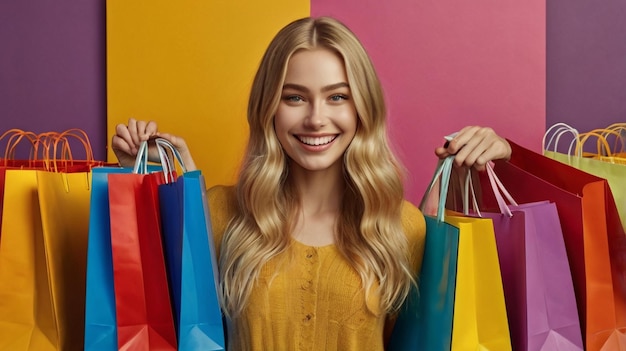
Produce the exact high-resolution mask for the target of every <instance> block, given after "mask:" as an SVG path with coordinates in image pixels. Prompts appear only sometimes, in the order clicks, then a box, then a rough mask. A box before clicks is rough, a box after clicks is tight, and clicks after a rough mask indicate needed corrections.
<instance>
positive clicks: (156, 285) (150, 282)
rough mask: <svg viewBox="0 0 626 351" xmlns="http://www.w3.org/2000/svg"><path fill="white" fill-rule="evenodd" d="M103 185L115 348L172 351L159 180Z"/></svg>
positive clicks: (119, 177)
mask: <svg viewBox="0 0 626 351" xmlns="http://www.w3.org/2000/svg"><path fill="white" fill-rule="evenodd" d="M108 181H109V212H110V220H111V250H112V258H113V281H114V287H115V288H114V290H115V302H116V314H117V333H118V347H119V349H120V350H176V333H175V329H174V319H173V314H172V307H171V300H170V294H169V287H168V281H167V275H166V268H165V259H164V254H163V247H162V240H161V227H160V213H159V200H158V186H159V185H160V184H163V183H164V177H163V174H162V173H161V172H157V173H151V174H136V173H130V174H109V175H108Z"/></svg>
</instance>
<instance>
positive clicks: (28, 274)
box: [0, 169, 58, 351]
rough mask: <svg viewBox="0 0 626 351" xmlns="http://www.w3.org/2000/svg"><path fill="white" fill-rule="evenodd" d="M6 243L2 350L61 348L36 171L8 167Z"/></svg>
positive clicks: (0, 286) (0, 263)
mask: <svg viewBox="0 0 626 351" xmlns="http://www.w3.org/2000/svg"><path fill="white" fill-rule="evenodd" d="M1 230H2V236H1V242H0V350H1V351H25V350H33V351H34V350H37V351H48V350H57V345H58V334H57V325H56V322H55V318H54V314H53V308H52V301H51V296H50V290H49V288H48V287H49V284H48V273H47V265H46V257H45V252H44V243H43V236H42V233H41V216H40V212H39V199H38V196H37V171H36V170H13V169H10V170H7V171H6V174H5V191H4V206H3V220H2V229H1Z"/></svg>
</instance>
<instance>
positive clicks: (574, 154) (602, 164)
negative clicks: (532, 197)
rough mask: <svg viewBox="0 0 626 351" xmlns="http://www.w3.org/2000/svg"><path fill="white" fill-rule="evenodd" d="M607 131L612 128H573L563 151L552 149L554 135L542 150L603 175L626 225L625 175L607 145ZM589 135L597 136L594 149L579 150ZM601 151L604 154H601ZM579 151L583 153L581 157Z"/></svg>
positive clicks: (571, 164) (561, 160) (623, 167)
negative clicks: (567, 145)
mask: <svg viewBox="0 0 626 351" xmlns="http://www.w3.org/2000/svg"><path fill="white" fill-rule="evenodd" d="M570 128H571V127H570ZM559 132H561V133H562V132H564V130H563V129H560V130H559V129H557V130H556V132H555V133H559ZM565 132H566V130H565ZM549 133H550V129H548V131H547V132H546V134H549ZM608 133H616V132H613V131H611V130H610V129H607V130H604V129H596V130H593V131H588V132H584V133H579V132H577V131H576V130H575V129H574V130H573V132H572V134H573V135H574V137H573V140H571V141H570V142H569V144H570V147H568V148H567V150H568V151H567V152H558V151H556V150H557V149H558V142H559V140H558V138H557V139H555V140H554V141H555V142H554V144H548V145H546V144H544V150H543V154H544V155H545V156H547V157H550V158H552V159H555V160H557V161H560V162H562V163H565V164H567V165H570V166H572V167H575V168H578V169H580V170H582V171H584V172H587V173H590V174H593V175H595V176H597V177H600V178H604V179H606V180H607V182H608V184H609V186H610V188H611V192H612V194H613V197H614V199H615V206H616V208H617V212H618V213H619V216H620V219H621V222H622V227H623V228H625V229H626V181H624V180H625V179H626V164H623V163H621V162H619V157H616V156H613V154H612V149H613V148H611V146H610V145H609V141H608V135H609V134H608ZM613 136H614V135H613ZM618 136H619V134H618ZM592 139H596V140H597V146H598V147H597V151H596V152H595V153H593V154H592V153H589V152H585V153H583V148H584V147H585V145H586V144H588V141H589V140H592ZM544 140H545V137H544ZM566 140H567V139H566ZM567 141H569V140H567ZM603 152H604V155H605V156H603V155H602V153H603ZM583 154H584V155H586V156H587V157H583Z"/></svg>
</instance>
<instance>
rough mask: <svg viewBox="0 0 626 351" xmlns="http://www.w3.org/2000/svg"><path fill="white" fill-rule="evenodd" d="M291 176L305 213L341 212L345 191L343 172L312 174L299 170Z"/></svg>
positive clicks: (293, 170) (330, 170)
mask: <svg viewBox="0 0 626 351" xmlns="http://www.w3.org/2000/svg"><path fill="white" fill-rule="evenodd" d="M290 176H291V182H292V184H293V186H294V187H295V189H296V191H297V193H298V197H299V198H300V206H301V210H302V211H303V212H304V213H310V214H315V213H320V212H329V211H333V212H338V211H339V209H340V208H341V199H342V197H343V193H344V189H345V181H344V179H343V174H342V171H341V170H336V169H328V170H324V171H315V172H310V171H307V170H303V169H301V168H298V169H292V172H291V175H290Z"/></svg>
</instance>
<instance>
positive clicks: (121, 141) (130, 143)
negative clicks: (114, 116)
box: [111, 124, 137, 155]
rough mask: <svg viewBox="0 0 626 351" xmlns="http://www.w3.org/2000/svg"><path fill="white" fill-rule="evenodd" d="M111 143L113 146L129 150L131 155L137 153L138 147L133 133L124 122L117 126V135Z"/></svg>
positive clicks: (125, 150)
mask: <svg viewBox="0 0 626 351" xmlns="http://www.w3.org/2000/svg"><path fill="white" fill-rule="evenodd" d="M111 145H112V147H113V148H117V149H119V150H122V151H124V152H127V153H128V154H130V155H135V154H136V153H137V147H136V145H135V142H134V140H133V138H132V136H131V133H130V131H129V130H128V127H127V126H126V125H124V124H118V125H117V126H115V135H114V136H113V139H112V140H111Z"/></svg>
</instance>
